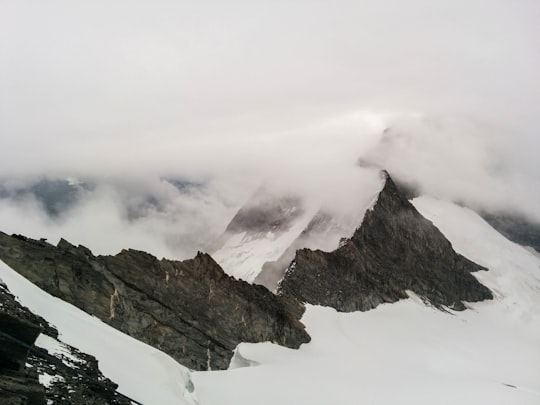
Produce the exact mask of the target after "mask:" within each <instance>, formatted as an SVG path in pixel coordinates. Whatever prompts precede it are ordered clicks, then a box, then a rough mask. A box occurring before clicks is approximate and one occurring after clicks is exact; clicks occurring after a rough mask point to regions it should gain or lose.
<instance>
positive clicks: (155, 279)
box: [0, 233, 310, 370]
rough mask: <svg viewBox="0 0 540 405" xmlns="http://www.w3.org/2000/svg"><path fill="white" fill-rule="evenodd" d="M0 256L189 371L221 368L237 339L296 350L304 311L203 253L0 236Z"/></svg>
mask: <svg viewBox="0 0 540 405" xmlns="http://www.w3.org/2000/svg"><path fill="white" fill-rule="evenodd" d="M0 259H1V260H3V261H4V262H5V263H7V264H8V265H9V266H10V267H11V268H13V269H14V270H15V271H17V272H19V273H20V274H22V275H23V276H24V277H26V278H27V279H28V280H30V281H31V282H33V283H34V284H36V285H37V286H38V287H40V288H42V289H43V290H45V291H47V292H48V293H50V294H52V295H54V296H56V297H58V298H60V299H62V300H64V301H66V302H69V303H71V304H73V305H75V306H77V307H78V308H80V309H82V310H83V311H85V312H87V313H89V314H91V315H94V316H96V317H98V318H99V319H101V320H102V321H104V322H105V323H108V324H109V325H111V326H113V327H115V328H117V329H119V330H120V331H122V332H124V333H127V334H128V335H130V336H132V337H134V338H136V339H139V340H141V341H143V342H145V343H147V344H149V345H152V346H154V347H156V348H157V349H159V350H162V351H163V352H165V353H167V354H169V355H170V356H172V357H173V358H174V359H176V360H177V361H178V362H179V363H181V364H183V365H185V366H187V367H189V368H192V369H195V370H207V369H225V368H227V367H228V365H229V361H230V358H231V357H232V354H233V350H234V349H235V347H236V346H237V344H238V343H240V342H261V341H272V342H275V343H278V344H281V345H284V346H287V347H292V348H298V347H299V346H300V345H301V344H302V343H305V342H308V341H309V340H310V338H309V335H308V334H307V333H306V331H305V330H304V325H303V324H302V323H301V322H300V321H299V319H300V318H301V316H302V314H303V312H304V307H303V305H302V304H300V303H299V302H297V301H295V300H293V299H290V298H287V297H277V296H275V295H274V294H272V293H271V292H270V291H268V290H267V289H266V288H264V287H262V286H255V285H250V284H248V283H246V282H243V281H239V280H236V279H234V278H232V277H230V276H228V275H226V274H225V273H224V272H223V270H222V269H221V267H220V266H219V265H218V264H217V263H216V262H215V261H214V260H213V259H212V258H211V257H210V256H209V255H207V254H204V253H199V254H197V256H196V257H195V258H194V259H190V260H185V261H172V260H165V259H164V260H158V259H157V258H155V257H154V256H152V255H150V254H148V253H145V252H140V251H136V250H124V251H122V252H121V253H119V254H117V255H116V256H94V255H93V254H92V253H91V251H90V250H88V249H87V248H85V247H84V246H74V245H72V244H70V243H69V242H67V241H65V240H61V241H60V242H59V243H58V246H53V245H51V244H49V243H47V242H46V241H44V240H39V241H38V240H33V239H30V238H26V237H23V236H8V235H6V234H4V233H0Z"/></svg>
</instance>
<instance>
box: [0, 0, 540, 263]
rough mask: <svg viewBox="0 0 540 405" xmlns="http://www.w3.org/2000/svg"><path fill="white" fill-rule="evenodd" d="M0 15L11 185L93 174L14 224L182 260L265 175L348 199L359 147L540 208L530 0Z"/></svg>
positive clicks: (481, 199)
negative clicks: (55, 211) (62, 206)
mask: <svg viewBox="0 0 540 405" xmlns="http://www.w3.org/2000/svg"><path fill="white" fill-rule="evenodd" d="M1 7H2V12H1V13H0V177H2V179H3V182H4V183H5V182H6V181H13V179H15V180H16V181H18V182H20V183H22V184H31V183H32V182H33V181H36V179H37V178H41V177H43V176H48V177H50V178H60V179H63V178H68V177H74V178H78V179H81V178H82V179H91V180H92V181H93V182H95V183H96V184H98V187H97V188H96V189H95V190H93V191H91V192H88V193H87V194H85V196H84V198H82V199H81V200H79V201H78V203H77V204H75V205H74V206H72V207H71V208H70V210H69V211H66V212H64V213H63V215H62V216H61V217H60V218H50V217H49V216H48V215H47V213H46V212H44V210H43V207H42V206H40V204H39V202H38V201H34V200H32V198H27V199H25V200H13V199H3V200H0V204H1V213H0V215H1V218H0V219H1V224H0V226H1V227H3V228H4V229H5V230H9V231H13V232H21V233H29V234H34V235H36V236H40V235H41V236H44V237H49V238H50V239H55V238H58V237H60V236H63V237H66V238H71V239H74V240H73V241H74V242H75V243H83V244H88V245H89V247H91V248H94V249H97V250H98V251H100V252H105V251H107V253H112V252H111V250H115V249H116V250H118V249H119V248H121V247H128V246H131V247H140V248H146V249H148V250H151V251H153V252H155V253H156V254H158V255H162V254H163V255H169V254H170V255H176V256H184V255H189V254H191V253H192V252H193V251H194V250H195V249H197V248H202V247H203V245H204V243H203V242H202V240H203V239H206V238H208V237H212V236H213V235H214V234H218V233H219V232H220V231H221V230H222V229H223V228H224V227H225V226H226V223H227V221H228V220H229V219H230V217H231V216H232V215H234V212H235V210H236V209H237V208H238V206H240V205H241V204H242V203H243V202H244V201H245V200H246V199H247V198H249V195H250V194H251V192H253V191H254V190H255V189H256V188H257V187H258V185H259V184H260V182H261V181H263V179H271V180H272V181H274V182H275V183H279V184H280V186H281V187H284V188H289V189H294V190H295V191H299V192H300V193H301V194H303V195H305V196H307V197H309V198H315V199H320V200H323V199H324V198H325V197H328V196H333V197H334V198H329V200H331V201H330V202H328V204H330V205H335V206H336V207H337V208H339V207H340V205H341V204H346V202H344V201H347V192H346V191H347V189H349V188H350V187H351V186H352V185H354V184H355V181H356V180H355V179H356V177H355V176H357V175H358V168H356V167H355V162H356V161H357V159H358V158H359V157H362V156H364V157H365V156H368V157H369V158H370V159H372V160H373V161H374V162H376V163H377V164H381V165H382V166H385V167H386V168H388V169H389V170H390V171H391V172H395V173H396V174H398V175H399V176H400V177H403V178H406V179H410V180H411V181H415V182H417V183H419V184H420V186H421V187H422V189H423V191H424V192H426V193H429V194H432V195H436V196H440V197H444V198H452V199H454V200H458V201H466V202H467V203H470V204H471V205H475V206H478V207H484V208H492V209H507V208H512V209H514V210H517V211H519V212H522V213H525V214H527V215H528V216H529V217H533V218H540V214H539V213H538V211H537V209H536V208H535V207H537V206H540V204H539V201H540V199H539V196H538V192H537V191H536V190H538V189H540V187H539V183H540V179H539V177H540V174H539V173H540V170H539V167H538V160H537V157H536V151H538V150H540V141H539V137H538V129H537V128H538V126H537V122H536V121H537V117H538V114H539V107H538V106H539V105H540V81H538V80H537V72H538V71H540V29H539V28H538V23H537V22H538V21H539V20H540V5H539V3H538V2H536V1H528V0H519V1H515V2H492V1H488V0H468V1H461V0H457V1H456V0H452V1H450V0H448V1H438V2H433V1H427V0H411V1H407V2H403V1H398V0H389V1H375V0H361V1H352V0H343V1H339V2H337V3H330V2H317V1H315V2H313V1H307V0H306V1H302V0H301V1H295V2H282V1H275V2H271V3H268V4H264V5H263V4H260V3H254V2H247V1H232V2H226V3H224V2H210V3H209V2H204V3H201V2H198V3H197V2H196V3H190V2H177V1H169V0H161V1H157V2H146V1H118V2H114V3H111V2H105V1H94V2H90V3H89V2H83V1H67V0H53V1H49V2H47V3H46V4H45V3H43V4H41V3H39V2H27V1H18V2H4V3H2V6H1ZM386 127H390V128H391V129H390V131H389V132H387V135H386V136H385V135H383V130H384V129H385V128H386ZM392 137H393V138H392ZM389 139H390V141H389ZM360 177H361V174H360ZM166 178H184V179H189V180H190V181H192V182H195V183H199V184H202V185H204V186H203V187H202V188H200V189H198V190H193V191H192V192H191V193H189V194H187V195H186V194H185V193H184V194H182V193H180V192H179V191H178V190H177V189H174V187H172V186H171V185H170V184H169V183H166V182H163V181H162V180H163V179H166ZM171 187H172V188H171ZM149 196H153V197H154V198H157V199H159V201H160V204H161V205H159V204H158V205H157V206H156V205H152V204H150V205H148V206H145V201H146V200H147V198H149ZM134 207H135V208H134ZM145 207H146V208H145ZM130 210H131V211H130ZM133 210H135V211H137V210H142V211H141V212H139V214H140V215H139V216H138V217H137V215H135V217H133ZM130 212H131V214H130ZM34 231H35V232H34ZM180 245H183V246H184V247H183V248H177V247H176V246H180ZM113 246H114V247H113ZM107 247H109V248H108V250H107Z"/></svg>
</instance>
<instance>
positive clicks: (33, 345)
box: [0, 285, 131, 405]
mask: <svg viewBox="0 0 540 405" xmlns="http://www.w3.org/2000/svg"><path fill="white" fill-rule="evenodd" d="M38 336H39V343H38V342H36V338H38ZM43 346H48V347H49V348H48V349H46V348H44V347H43ZM53 347H54V348H56V349H58V350H52V348H53ZM117 387H118V386H117V385H116V384H115V383H113V382H112V381H110V380H109V379H107V378H105V377H104V376H103V375H102V374H101V372H100V370H99V368H98V363H97V361H96V359H95V358H94V357H92V356H90V355H88V354H85V353H82V352H80V351H79V350H77V349H75V348H74V347H71V346H69V345H66V344H64V343H62V342H60V341H59V340H58V331H57V330H56V329H55V328H54V327H53V326H51V325H50V324H48V323H47V321H46V320H44V319H43V318H41V317H39V316H37V315H35V314H33V313H32V312H31V311H30V310H29V309H28V308H26V307H24V306H22V305H21V304H20V303H19V302H18V301H17V300H16V299H15V297H13V295H12V294H11V293H10V292H9V291H8V289H7V288H6V287H5V286H2V285H0V404H6V405H7V404H10V405H12V404H13V405H14V404H28V405H38V404H39V405H42V404H45V403H47V404H96V405H98V404H103V405H105V404H111V405H123V404H130V403H131V401H130V400H129V399H128V398H126V397H124V396H123V395H122V394H119V393H118V392H116V389H117Z"/></svg>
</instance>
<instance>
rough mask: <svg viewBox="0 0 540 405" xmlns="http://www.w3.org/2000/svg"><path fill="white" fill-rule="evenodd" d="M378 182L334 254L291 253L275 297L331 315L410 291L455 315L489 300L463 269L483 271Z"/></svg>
mask: <svg viewBox="0 0 540 405" xmlns="http://www.w3.org/2000/svg"><path fill="white" fill-rule="evenodd" d="M385 176H386V182H385V185H384V188H383V189H382V191H381V192H380V194H379V197H378V200H377V203H376V204H375V206H374V207H373V208H372V209H371V210H368V211H367V212H366V214H365V216H364V220H363V222H362V225H361V226H360V228H358V229H357V230H356V232H355V233H354V235H353V237H352V238H350V239H349V240H347V241H346V243H344V244H343V245H342V246H341V247H339V248H338V249H337V250H335V251H333V252H330V253H326V252H322V251H320V250H316V251H312V250H308V249H302V250H299V251H298V252H297V253H296V257H295V259H294V261H293V262H292V264H291V265H290V266H289V268H288V270H287V272H286V274H285V277H284V278H283V280H282V281H281V283H280V286H279V288H278V293H279V294H280V295H283V296H292V297H296V298H298V299H299V300H300V301H302V302H308V303H311V304H320V305H326V306H332V307H334V308H336V309H337V310H339V311H343V312H349V311H356V310H362V311H365V310H369V309H371V308H375V307H376V306H377V305H379V304H381V303H383V302H395V301H397V300H399V299H402V298H407V296H408V295H407V291H408V290H410V291H413V292H414V293H416V294H417V295H419V296H421V297H422V298H423V299H424V300H425V301H427V302H429V303H430V304H431V305H434V306H436V307H442V306H447V307H451V308H453V309H455V310H463V309H465V306H464V304H463V302H462V301H481V300H484V299H491V298H492V294H491V292H490V291H489V289H487V288H486V287H485V286H483V285H482V284H480V283H479V282H478V281H477V280H476V278H475V277H474V276H472V275H471V274H470V272H473V271H477V270H486V269H484V268H482V267H480V266H478V265H477V264H475V263H473V262H471V261H470V260H468V259H466V258H465V257H463V256H461V255H459V254H457V253H456V252H455V251H454V250H453V248H452V245H451V244H450V242H449V241H448V240H447V239H446V238H445V237H444V236H443V234H442V233H441V232H440V231H439V230H438V229H437V228H436V227H435V226H434V225H433V224H432V223H431V222H430V221H428V220H427V219H425V218H424V217H422V216H421V215H420V214H419V213H418V211H417V210H416V209H415V208H414V207H413V206H412V204H411V203H410V202H409V201H408V200H407V199H406V198H405V197H404V196H403V195H402V194H401V193H400V192H399V191H398V189H397V187H396V185H395V184H394V182H393V181H392V179H391V178H390V176H389V175H388V173H386V172H385Z"/></svg>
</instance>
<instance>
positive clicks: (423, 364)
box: [0, 173, 540, 405]
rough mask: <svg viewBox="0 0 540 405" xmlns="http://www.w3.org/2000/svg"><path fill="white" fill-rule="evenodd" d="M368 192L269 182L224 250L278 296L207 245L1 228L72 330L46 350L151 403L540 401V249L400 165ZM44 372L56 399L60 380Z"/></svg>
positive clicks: (7, 257)
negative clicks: (168, 251) (321, 191)
mask: <svg viewBox="0 0 540 405" xmlns="http://www.w3.org/2000/svg"><path fill="white" fill-rule="evenodd" d="M363 190H364V192H362V193H358V194H357V193H355V192H352V191H351V196H350V200H351V201H350V202H351V204H349V209H348V210H344V211H341V212H339V211H337V212H336V211H335V210H331V209H329V207H328V206H324V205H321V204H319V203H318V202H317V203H313V201H309V200H306V199H305V197H300V196H299V195H298V196H296V197H295V196H294V195H293V194H291V193H285V194H281V195H280V194H279V193H276V192H275V190H268V189H266V190H259V192H258V195H259V196H258V197H255V198H253V199H252V200H250V202H249V201H248V203H247V204H246V205H244V207H242V208H241V209H240V210H239V211H238V213H237V215H236V216H235V217H234V218H233V221H231V224H232V225H231V224H230V225H229V227H228V228H227V231H226V232H225V234H224V238H223V239H222V240H221V241H220V242H222V245H221V248H220V249H218V251H219V252H221V253H223V252H225V251H226V250H227V249H229V251H230V252H232V251H236V252H237V253H239V255H238V256H236V257H233V259H232V260H231V261H230V262H229V263H230V264H231V265H233V263H234V262H235V260H236V262H237V263H238V264H239V268H240V273H239V274H245V275H247V276H249V277H251V278H252V281H255V280H260V279H261V278H262V277H265V276H269V277H270V281H271V283H274V284H275V283H276V282H277V280H279V279H281V280H280V282H279V288H278V289H277V293H278V294H277V295H275V294H272V293H271V292H270V291H268V290H267V289H266V288H265V287H263V286H260V285H256V284H249V283H248V282H245V281H240V280H236V279H234V278H233V277H231V276H228V275H227V274H225V273H224V271H223V270H222V269H221V267H220V266H219V265H218V263H216V261H214V260H213V258H212V257H210V256H209V255H207V254H204V253H199V254H197V256H196V257H195V258H193V259H190V260H185V261H172V260H165V259H163V260H158V259H157V258H155V257H154V256H152V255H150V254H148V253H145V252H141V251H136V250H124V251H122V252H121V253H119V254H117V255H115V256H94V255H93V254H92V252H91V251H90V250H88V249H87V248H85V247H84V246H80V245H79V246H74V245H72V244H70V243H69V242H67V241H65V240H60V242H59V243H58V244H57V246H53V245H51V244H49V243H47V242H46V241H45V240H33V239H30V238H26V237H24V236H21V235H13V236H8V235H6V234H2V233H0V260H2V261H4V262H5V263H6V264H4V263H2V262H0V277H1V278H2V279H3V280H4V282H5V284H6V285H7V286H8V287H9V289H10V290H11V291H12V293H13V294H14V295H16V296H18V297H19V301H20V303H21V304H22V305H26V306H27V307H28V308H29V309H30V311H32V312H33V313H35V314H37V315H39V316H40V317H42V318H43V320H44V322H46V323H47V324H48V325H54V327H55V328H56V329H57V330H58V333H56V335H57V337H56V338H55V337H54V336H55V332H54V331H52V332H51V333H49V332H47V331H48V330H51V329H54V328H52V327H49V326H46V325H45V324H44V323H43V322H41V321H37V324H39V325H38V326H39V328H40V329H39V330H40V331H39V335H38V338H37V340H36V344H35V345H37V346H40V347H42V348H45V349H46V350H48V352H49V353H52V354H53V355H59V354H60V353H71V354H70V355H73V356H75V354H73V353H77V351H76V350H75V349H73V350H72V349H69V348H68V346H71V347H73V348H77V350H78V351H79V352H85V353H88V355H90V356H94V357H95V358H96V359H97V361H98V362H99V364H96V363H93V362H92V361H91V360H88V361H85V364H89V365H91V367H90V366H89V367H90V368H91V369H92V370H94V371H96V370H97V369H98V365H99V373H102V374H103V378H102V377H99V378H98V380H100V381H101V380H105V379H106V378H108V379H110V380H111V381H110V382H109V383H107V384H106V386H108V387H109V388H110V389H111V391H109V393H110V394H111V395H117V394H118V393H120V392H121V393H122V394H125V395H128V396H129V397H130V398H133V399H135V400H136V401H140V402H142V403H144V404H151V403H159V404H173V403H178V404H194V403H203V404H205V405H212V404H227V403H231V404H235V405H237V404H240V405H241V404H253V403H260V404H276V403H298V404H303V403H309V404H320V405H323V404H328V403H340V404H355V403H359V402H360V403H405V404H407V403H411V404H412V403H415V404H421V405H422V404H432V403H462V404H479V403H480V404H482V403H520V404H536V403H537V401H538V398H539V397H540V386H539V385H538V381H540V374H539V369H538V367H537V364H538V361H539V360H540V346H539V345H538V341H540V328H539V325H540V309H539V308H540V305H539V304H540V295H539V291H540V273H539V270H540V258H539V257H537V256H535V255H533V254H532V253H531V252H530V251H527V250H526V249H524V248H523V247H521V246H519V245H517V244H514V243H512V242H510V241H509V240H508V239H506V238H505V237H504V236H502V235H501V234H499V233H498V232H497V231H496V230H495V229H493V228H492V227H491V226H490V225H489V224H488V223H487V222H485V221H484V220H483V219H482V218H481V217H480V216H479V215H478V214H476V213H474V212H473V211H471V210H470V209H467V208H465V207H462V206H458V205H456V204H453V203H450V202H445V201H439V200H435V199H433V198H429V197H425V196H424V197H418V198H415V199H414V200H412V201H408V199H407V198H406V196H405V195H404V194H403V193H402V191H401V190H400V188H399V187H398V186H396V184H395V183H394V182H393V180H392V179H391V178H390V176H389V175H388V174H387V173H383V176H382V177H380V176H377V181H375V182H372V183H370V185H369V186H367V187H364V188H363ZM355 213H356V214H355ZM235 238H236V239H235ZM233 240H236V244H234V243H231V242H232V241H233ZM273 242H276V244H275V246H278V248H275V246H274V245H273ZM224 247H225V249H224ZM235 249H236V250H235ZM240 253H241V254H240ZM244 253H245V254H247V255H248V256H246V257H247V258H248V259H246V260H242V258H243V256H242V255H243V254H244ZM222 260H223V258H222ZM247 262H250V263H252V264H253V263H256V266H252V264H250V265H249V266H245V267H242V264H243V263H247ZM259 265H260V267H257V266H259ZM15 271H16V272H15ZM229 271H234V266H233V267H232V270H231V269H229ZM245 271H247V272H245ZM17 272H18V273H20V274H22V275H24V276H25V277H27V278H28V280H30V281H31V282H33V283H35V284H36V285H37V286H38V287H40V288H43V289H44V290H46V291H48V292H50V293H51V294H53V295H55V296H56V297H58V298H59V299H57V298H53V297H51V296H49V295H48V294H46V293H45V292H44V291H41V290H40V289H39V288H37V287H36V285H33V284H31V283H30V281H28V280H25V279H23V277H21V275H19V274H17ZM282 275H284V276H283V277H282ZM271 283H270V284H271ZM62 300H65V301H62ZM67 302H71V303H72V304H74V305H75V306H76V307H77V308H76V307H73V306H71V305H69V304H68V303H67ZM303 303H306V304H305V305H304V304H303ZM426 304H427V305H426ZM78 308H80V309H78ZM81 309H82V310H84V311H86V312H87V313H88V314H92V315H94V316H89V315H87V314H86V313H83V312H82V311H81ZM370 309H371V310H370ZM464 309H469V310H466V311H465V310H464ZM368 310H369V311H368ZM2 312H3V308H0V313H2ZM98 318H99V319H101V321H100V320H99V319H98ZM39 322H41V323H39ZM34 323H35V324H36V322H34ZM304 325H305V326H304ZM111 326H113V327H114V328H117V329H118V330H115V329H113V328H111ZM30 329H31V330H32V331H33V332H32V333H33V334H34V335H35V334H36V332H37V328H33V329H32V328H30ZM44 331H45V332H44ZM120 331H124V332H126V333H128V334H129V335H131V336H134V337H136V338H138V339H141V340H142V341H145V342H147V343H150V344H151V345H152V346H154V347H155V348H156V349H159V350H162V351H163V352H167V353H169V354H170V355H171V356H172V357H173V358H174V360H173V359H172V358H169V357H168V356H165V354H163V353H162V352H160V351H158V350H156V349H154V348H150V347H148V346H146V345H144V344H143V343H141V342H137V341H135V340H134V339H132V338H130V337H129V336H127V335H125V334H123V333H121V332H120ZM47 333H49V335H51V336H49V335H47ZM46 336H49V337H46ZM51 339H52V340H51ZM28 341H30V340H28ZM250 342H251V343H250ZM275 343H278V344H279V345H276V344H275ZM0 353H1V350H0ZM83 357H84V356H82V357H77V358H83ZM19 359H20V357H19ZM21 364H22V363H21V360H19V365H21ZM25 364H26V362H25ZM28 364H30V363H28ZM181 364H182V365H184V366H188V367H189V368H191V369H192V370H188V369H186V368H185V367H183V366H182V365H181ZM39 367H44V366H39ZM84 367H86V366H84ZM36 369H38V370H41V371H39V372H38V375H43V376H44V375H45V374H47V375H48V376H50V377H41V380H40V379H39V378H38V382H41V383H42V384H40V385H34V387H35V388H36V390H37V391H39V390H42V388H40V386H41V385H43V384H44V383H47V384H45V385H48V386H47V387H45V395H49V397H50V394H49V393H50V392H53V391H52V390H53V389H54V386H55V384H59V385H60V386H61V385H62V382H63V381H62V380H61V378H60V377H62V378H64V377H63V376H62V375H61V373H60V372H58V373H56V374H53V373H52V370H51V371H50V372H47V371H44V370H45V369H44V368H41V369H39V368H38V367H37V366H36ZM211 369H221V371H219V372H209V371H208V370H211ZM193 370H199V371H193ZM19 371H21V370H19ZM23 372H24V373H25V372H26V371H23ZM96 375H99V374H96ZM35 376H36V375H35V373H34V374H33V377H32V378H34V380H33V384H35ZM0 381H1V380H0ZM115 384H118V388H116V389H115V388H114V387H115ZM28 386H29V387H31V386H32V381H30V380H29V384H28ZM64 386H69V384H64ZM51 387H53V388H51ZM388 387H392V389H388ZM60 388H61V387H60ZM81 390H82V391H84V392H87V390H88V386H87V385H85V384H82V386H81ZM40 392H43V391H40ZM115 392H116V394H115ZM68 393H69V390H68ZM62 395H64V394H62ZM118 395H119V394H118ZM49 397H47V398H49ZM55 401H56V402H55ZM85 401H86V400H85V399H83V400H80V401H79V402H83V403H84V402H85ZM197 401H199V402H197ZM51 403H62V402H61V400H60V399H53V400H52V402H51ZM98 403H99V402H98Z"/></svg>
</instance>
